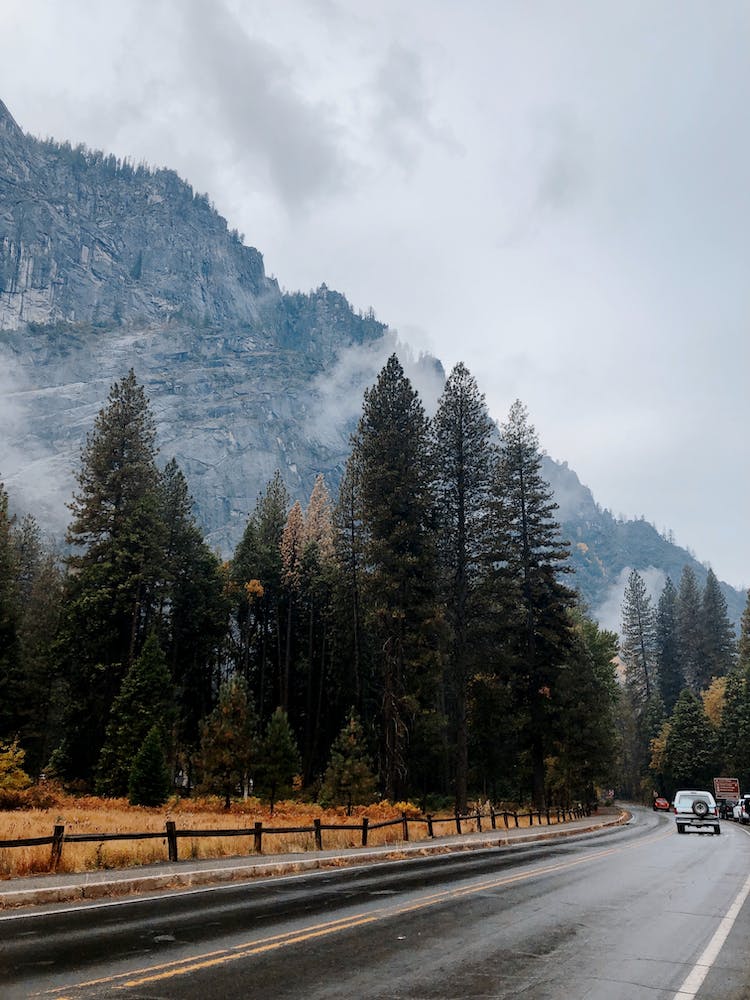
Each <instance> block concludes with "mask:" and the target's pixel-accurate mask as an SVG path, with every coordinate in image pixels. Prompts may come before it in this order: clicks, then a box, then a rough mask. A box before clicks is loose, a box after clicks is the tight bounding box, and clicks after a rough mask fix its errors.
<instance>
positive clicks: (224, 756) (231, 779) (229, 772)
mask: <svg viewBox="0 0 750 1000" xmlns="http://www.w3.org/2000/svg"><path fill="white" fill-rule="evenodd" d="M200 729H201V765H202V771H203V782H202V788H203V790H204V791H207V792H216V793H219V794H221V795H223V796H224V808H225V809H229V807H230V804H231V798H232V796H233V795H236V794H237V792H238V791H239V790H240V789H247V788H248V787H249V782H250V777H251V773H252V770H253V767H254V764H255V762H256V749H257V738H258V737H257V732H258V722H257V716H256V714H255V706H254V705H253V701H252V698H251V697H250V695H249V693H248V690H247V685H246V684H245V681H244V679H243V678H242V677H238V676H237V675H235V676H234V677H231V678H230V679H229V680H227V681H225V682H224V683H223V684H222V685H221V687H220V689H219V699H218V702H217V704H216V707H215V708H214V709H213V711H212V712H211V714H210V715H209V716H208V717H207V718H206V719H204V720H203V722H202V723H201V727H200Z"/></svg>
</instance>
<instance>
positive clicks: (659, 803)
mask: <svg viewBox="0 0 750 1000" xmlns="http://www.w3.org/2000/svg"><path fill="white" fill-rule="evenodd" d="M653 807H654V810H655V811H658V810H659V809H663V810H664V812H669V800H668V799H665V798H662V796H661V795H657V797H656V798H655V799H654V803H653Z"/></svg>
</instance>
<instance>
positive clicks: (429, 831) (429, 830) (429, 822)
mask: <svg viewBox="0 0 750 1000" xmlns="http://www.w3.org/2000/svg"><path fill="white" fill-rule="evenodd" d="M427 836H428V837H434V836H435V833H434V831H433V829H432V816H430V814H429V813H428V814H427Z"/></svg>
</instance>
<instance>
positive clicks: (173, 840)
mask: <svg viewBox="0 0 750 1000" xmlns="http://www.w3.org/2000/svg"><path fill="white" fill-rule="evenodd" d="M590 813H591V810H590V809H588V808H582V807H577V808H575V809H553V810H550V809H547V810H546V811H544V812H535V811H533V810H529V811H528V812H520V813H519V812H515V811H513V812H510V811H504V812H495V810H494V809H490V811H489V815H487V814H483V813H482V812H481V811H478V812H476V813H470V814H468V815H459V814H458V813H456V814H455V815H453V816H442V817H440V816H407V815H406V813H402V814H401V816H400V817H399V818H397V819H389V820H383V821H382V822H380V823H371V822H370V821H369V820H368V818H367V816H365V817H363V819H362V822H361V823H349V824H340V823H339V824H334V823H323V822H321V820H319V819H314V820H313V825H312V826H263V823H262V822H260V821H259V822H256V823H255V824H254V825H253V826H252V827H246V828H244V829H240V830H180V829H178V828H177V825H176V823H175V822H174V821H173V820H167V823H166V828H165V830H164V831H163V832H161V831H155V832H151V833H67V834H66V833H65V827H64V826H63V825H56V826H55V828H54V831H53V833H52V836H51V837H26V838H24V839H22V840H0V850H7V849H9V848H14V847H45V846H49V847H50V849H51V850H50V862H49V870H50V871H51V872H54V871H57V868H58V866H59V864H60V859H61V858H62V852H63V844H102V843H106V842H110V841H114V840H165V839H166V842H167V851H168V856H169V861H177V860H178V851H177V842H178V840H180V839H181V838H184V839H188V840H194V839H195V838H197V837H252V839H253V853H254V854H261V853H262V851H263V838H264V837H269V836H273V835H278V834H300V833H302V834H312V836H313V838H314V842H315V850H317V851H322V850H323V831H324V830H333V831H337V830H358V831H360V832H361V837H362V847H367V838H368V836H369V834H370V832H371V831H373V830H379V829H382V828H383V827H388V826H399V825H400V826H401V835H402V839H403V840H405V841H408V840H409V824H410V823H411V824H419V823H421V824H423V825H425V826H426V827H427V836H428V837H434V836H435V828H436V827H441V826H444V825H445V824H449V825H450V826H452V827H453V826H455V832H456V834H460V833H462V832H464V830H463V827H464V826H465V825H466V824H468V823H475V824H476V831H477V832H478V833H481V832H482V821H483V820H486V819H489V821H490V828H491V829H492V830H496V829H497V826H498V822H499V821H502V823H503V826H504V828H505V829H506V830H507V829H509V828H510V827H511V824H512V825H513V826H514V827H516V828H517V827H518V826H519V819H526V818H528V820H529V826H533V825H534V821H536V823H537V825H538V826H542V825H544V822H545V821H546V824H547V826H550V825H551V824H552V822H553V820H552V817H554V822H555V823H556V824H557V823H564V822H566V821H567V820H569V819H570V820H573V819H581V818H582V817H584V816H588V815H590ZM451 832H452V831H451Z"/></svg>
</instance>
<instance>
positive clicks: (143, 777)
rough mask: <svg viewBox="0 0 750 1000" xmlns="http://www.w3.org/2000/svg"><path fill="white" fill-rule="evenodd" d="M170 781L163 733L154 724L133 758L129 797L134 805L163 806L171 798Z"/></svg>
mask: <svg viewBox="0 0 750 1000" xmlns="http://www.w3.org/2000/svg"><path fill="white" fill-rule="evenodd" d="M169 792H170V782H169V772H168V770H167V765H166V761H165V760H164V749H163V747H162V742H161V733H160V729H159V727H158V726H152V728H151V729H149V731H148V733H147V734H146V738H145V739H144V740H143V743H142V744H141V746H140V748H139V749H138V752H137V753H136V755H135V758H134V759H133V763H132V766H131V768H130V777H129V781H128V798H129V800H130V804H131V805H133V806H152V807H155V806H161V805H163V804H164V803H165V802H166V801H167V799H168V798H169Z"/></svg>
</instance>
